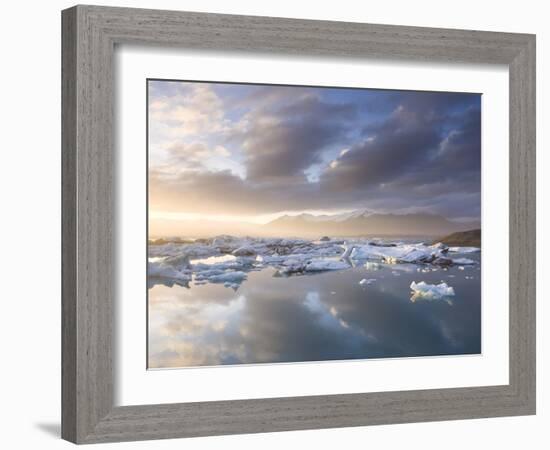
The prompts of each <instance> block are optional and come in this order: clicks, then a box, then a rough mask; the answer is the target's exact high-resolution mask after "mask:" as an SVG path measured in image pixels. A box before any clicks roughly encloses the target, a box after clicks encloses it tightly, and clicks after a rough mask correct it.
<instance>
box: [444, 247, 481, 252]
mask: <svg viewBox="0 0 550 450" xmlns="http://www.w3.org/2000/svg"><path fill="white" fill-rule="evenodd" d="M449 251H450V252H452V253H477V252H479V251H481V249H480V248H479V247H449Z"/></svg>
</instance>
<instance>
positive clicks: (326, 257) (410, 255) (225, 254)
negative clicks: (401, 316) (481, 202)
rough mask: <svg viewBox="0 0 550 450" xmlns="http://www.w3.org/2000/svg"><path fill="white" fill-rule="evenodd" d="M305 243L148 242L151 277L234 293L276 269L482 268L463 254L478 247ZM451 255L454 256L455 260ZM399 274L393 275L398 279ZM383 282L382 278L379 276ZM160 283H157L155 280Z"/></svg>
mask: <svg viewBox="0 0 550 450" xmlns="http://www.w3.org/2000/svg"><path fill="white" fill-rule="evenodd" d="M327 238H329V239H328V240H326V239H321V240H307V239H299V238H253V237H236V236H229V235H221V236H216V237H213V238H208V239H196V240H185V241H184V240H175V239H173V240H157V241H154V242H151V243H149V247H148V249H149V250H148V253H149V254H148V256H149V278H151V279H154V280H164V281H163V282H166V283H168V282H170V283H176V282H177V283H179V284H182V283H188V282H189V281H191V280H192V281H194V282H195V284H204V283H223V284H224V285H225V284H227V286H228V287H231V288H235V287H236V286H237V287H238V285H239V284H240V283H242V282H243V281H244V280H246V274H247V273H249V272H251V271H256V270H262V269H265V268H268V267H269V268H273V269H275V272H274V273H275V275H276V276H281V275H283V276H301V275H305V274H314V273H323V272H327V271H336V270H346V269H349V268H351V267H361V266H363V267H364V268H365V269H366V270H367V271H374V270H380V269H383V268H384V267H387V265H391V266H392V267H391V268H392V270H393V271H395V270H400V271H401V270H406V271H409V272H413V271H416V272H433V271H436V270H439V269H442V270H446V269H447V268H448V267H453V266H457V265H459V270H463V268H464V266H465V265H473V264H478V263H477V262H476V261H474V260H473V259H469V258H462V257H457V258H454V257H451V256H455V254H457V253H458V255H457V256H460V254H461V253H468V252H473V251H479V249H477V248H474V247H450V248H449V247H447V246H446V245H444V244H442V243H436V244H433V245H426V244H425V243H421V242H420V243H410V242H408V243H405V242H401V241H391V240H387V241H385V240H381V239H365V238H352V239H341V238H338V239H334V238H332V237H328V236H327ZM451 253H452V255H451ZM394 275H395V274H394ZM381 277H382V275H381ZM155 282H156V281H155Z"/></svg>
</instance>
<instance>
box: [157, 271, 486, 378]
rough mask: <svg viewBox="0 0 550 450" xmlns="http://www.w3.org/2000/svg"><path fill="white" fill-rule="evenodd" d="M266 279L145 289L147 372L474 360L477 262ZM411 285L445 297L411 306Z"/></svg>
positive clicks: (265, 274)
mask: <svg viewBox="0 0 550 450" xmlns="http://www.w3.org/2000/svg"><path fill="white" fill-rule="evenodd" d="M274 273H275V270H274V269H272V268H266V269H264V270H262V271H258V272H251V273H250V274H249V277H248V280H247V281H246V282H245V283H243V284H242V285H241V286H240V287H239V289H238V290H237V291H236V292H234V291H233V290H231V289H226V288H224V287H223V286H222V285H216V284H206V285H194V284H193V283H191V284H190V287H189V288H186V287H184V286H178V285H174V286H172V287H169V286H166V285H162V284H157V285H155V286H153V287H152V288H150V289H149V330H148V331H149V367H151V368H160V367H185V366H199V365H219V364H240V363H245V364H251V363H265V362H267V363H269V362H271V363H274V362H298V361H322V360H340V359H364V358H383V357H407V356H421V355H456V354H473V353H480V349H481V338H480V335H481V302H480V275H481V272H480V270H479V265H477V266H473V267H467V268H465V270H459V269H458V268H457V267H453V268H450V269H449V270H448V271H443V270H438V271H428V272H426V273H423V272H418V270H417V266H414V265H406V264H398V265H385V264H381V265H376V266H371V267H369V266H366V267H365V266H364V265H362V266H358V267H354V268H352V269H349V270H343V271H336V272H326V273H321V274H316V275H311V276H295V277H288V278H287V277H274V276H273V275H274ZM362 279H375V281H374V282H371V283H369V284H367V283H363V284H360V281H361V280H362ZM411 281H416V282H418V281H425V282H427V283H431V284H438V283H440V282H442V281H445V282H446V283H448V284H449V285H451V286H453V288H454V290H455V296H454V297H453V298H452V301H446V300H445V299H443V300H435V301H421V300H418V299H416V301H414V302H413V301H411V290H410V288H409V285H410V283H411Z"/></svg>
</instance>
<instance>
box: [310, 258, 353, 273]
mask: <svg viewBox="0 0 550 450" xmlns="http://www.w3.org/2000/svg"><path fill="white" fill-rule="evenodd" d="M347 268H349V264H348V263H346V262H344V261H337V260H334V259H313V260H311V261H308V262H307V263H306V266H305V271H306V272H323V271H325V270H343V269H347Z"/></svg>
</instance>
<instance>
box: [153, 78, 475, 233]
mask: <svg viewBox="0 0 550 450" xmlns="http://www.w3.org/2000/svg"><path fill="white" fill-rule="evenodd" d="M148 108H149V109H148V113H149V115H148V117H149V124H148V126H149V143H148V144H149V161H148V164H149V169H148V170H149V214H150V217H152V218H153V219H163V218H165V219H185V218H197V219H200V218H208V219H213V220H243V221H249V222H257V223H263V222H266V221H268V220H270V219H272V218H275V217H277V216H279V215H281V214H297V213H302V212H310V213H314V214H326V213H328V214H330V213H339V212H343V211H351V210H355V209H369V210H373V211H377V212H382V213H398V214H401V213H408V212H428V213H434V214H441V215H444V216H445V217H447V218H449V219H454V220H479V218H480V211H481V196H480V190H481V96H480V95H479V94H465V93H435V92H416V91H397V90H393V91H392V90H375V89H347V88H325V87H299V86H275V85H251V84H227V83H201V82H183V81H164V80H149V81H148Z"/></svg>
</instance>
